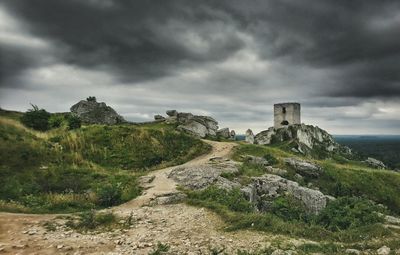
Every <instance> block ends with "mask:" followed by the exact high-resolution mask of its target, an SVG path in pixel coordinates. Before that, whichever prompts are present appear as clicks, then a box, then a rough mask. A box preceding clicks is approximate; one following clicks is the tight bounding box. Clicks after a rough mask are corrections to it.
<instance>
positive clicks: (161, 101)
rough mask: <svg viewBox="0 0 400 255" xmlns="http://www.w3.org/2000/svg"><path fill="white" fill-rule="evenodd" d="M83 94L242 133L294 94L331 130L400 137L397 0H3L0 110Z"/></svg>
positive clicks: (134, 111) (125, 109)
mask: <svg viewBox="0 0 400 255" xmlns="http://www.w3.org/2000/svg"><path fill="white" fill-rule="evenodd" d="M87 96H96V97H97V98H98V101H104V102H106V103H107V104H108V105H110V106H112V107H113V108H114V109H115V110H116V111H117V112H118V113H120V114H121V115H123V116H124V117H125V118H126V119H128V120H131V121H148V120H151V119H153V115H154V114H159V113H164V112H165V110H167V109H177V110H178V111H184V112H192V113H195V114H199V115H210V116H213V117H214V118H216V119H217V120H218V121H219V123H220V127H230V128H233V129H235V130H236V131H237V133H243V132H244V131H245V130H246V129H247V128H251V129H253V131H255V132H258V131H261V130H264V129H266V128H268V127H269V126H271V125H272V120H273V116H272V105H273V104H274V103H279V102H292V101H295V102H300V103H301V104H302V121H303V122H304V123H307V124H313V125H318V126H320V127H322V128H324V129H326V130H328V131H329V132H331V133H334V134H400V100H399V99H400V1H398V0H391V1H390V0H379V1H377V0H279V1H278V0H276V1H273V0H260V1H255V0H254V1H243V0H229V1H228V0H226V1H224V0H214V1H211V0H206V1H204V0H203V1H184V0H182V1H175V0H169V1H151V0H143V1H141V0H135V1H131V0H68V1H66V0H34V1H33V0H1V1H0V106H1V107H2V108H5V109H13V110H20V111H25V110H26V109H27V108H29V107H30V105H29V103H33V104H37V105H38V106H39V107H42V108H45V109H47V110H48V111H52V112H63V111H68V110H69V107H70V106H71V105H72V104H74V103H76V102H78V101H79V100H81V99H84V98H86V97H87Z"/></svg>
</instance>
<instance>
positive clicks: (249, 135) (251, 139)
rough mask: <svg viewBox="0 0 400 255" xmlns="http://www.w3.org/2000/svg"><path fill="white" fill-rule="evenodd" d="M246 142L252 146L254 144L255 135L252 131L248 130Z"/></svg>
mask: <svg viewBox="0 0 400 255" xmlns="http://www.w3.org/2000/svg"><path fill="white" fill-rule="evenodd" d="M245 141H246V142H248V143H250V144H253V143H254V134H253V131H252V130H251V129H247V131H246V137H245Z"/></svg>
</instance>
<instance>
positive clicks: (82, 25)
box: [5, 0, 242, 80]
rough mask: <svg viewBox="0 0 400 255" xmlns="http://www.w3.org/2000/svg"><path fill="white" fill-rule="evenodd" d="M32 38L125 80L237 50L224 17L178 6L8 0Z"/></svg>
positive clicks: (215, 58) (68, 59) (175, 3)
mask: <svg viewBox="0 0 400 255" xmlns="http://www.w3.org/2000/svg"><path fill="white" fill-rule="evenodd" d="M5 3H6V6H7V7H8V9H9V10H10V11H11V12H14V13H15V14H16V15H18V16H19V17H21V18H22V19H24V20H25V22H26V24H27V25H28V26H29V27H30V29H31V31H33V32H34V33H35V34H36V35H39V36H41V37H44V38H47V39H49V40H51V41H53V43H54V44H56V45H57V47H59V48H61V49H62V50H63V51H64V54H63V56H62V57H63V61H65V62H67V63H70V64H75V65H81V66H84V67H101V68H102V69H103V70H104V69H105V70H107V69H111V70H110V71H113V72H120V73H122V74H123V75H124V77H123V78H127V79H130V80H141V79H154V78H157V77H160V76H165V75H167V74H169V73H171V72H173V71H174V70H176V69H177V68H178V67H179V66H182V65H185V66H188V65H189V66H190V65H192V64H201V63H202V62H208V61H218V60H221V59H224V58H226V57H227V56H229V55H230V54H232V52H234V51H236V50H238V49H239V48H241V47H242V42H241V40H240V38H238V37H237V36H236V34H235V32H236V31H235V30H230V31H229V30H224V27H222V26H221V25H219V24H218V23H224V22H229V21H230V20H229V19H226V17H220V16H219V15H220V14H218V13H213V12H214V11H213V10H212V9H207V8H203V7H202V6H199V5H198V4H193V5H191V6H187V4H188V3H189V2H186V6H185V4H183V2H178V1H157V2H155V1H123V0H122V1H77V0H71V1H64V0H38V1H26V0H9V1H6V2H5Z"/></svg>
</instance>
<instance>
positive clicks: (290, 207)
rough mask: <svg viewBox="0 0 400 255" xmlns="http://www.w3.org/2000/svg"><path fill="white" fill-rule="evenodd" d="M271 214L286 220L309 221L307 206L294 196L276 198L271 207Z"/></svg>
mask: <svg viewBox="0 0 400 255" xmlns="http://www.w3.org/2000/svg"><path fill="white" fill-rule="evenodd" d="M271 212H272V213H273V214H275V215H276V216H278V217H280V218H282V219H284V220H289V221H290V220H301V221H305V222H307V221H309V219H310V215H309V214H307V213H306V208H305V206H304V205H303V204H302V203H301V202H300V201H299V200H297V199H296V198H294V197H293V196H289V195H288V196H282V197H278V198H276V199H275V200H274V201H273V202H272V205H271Z"/></svg>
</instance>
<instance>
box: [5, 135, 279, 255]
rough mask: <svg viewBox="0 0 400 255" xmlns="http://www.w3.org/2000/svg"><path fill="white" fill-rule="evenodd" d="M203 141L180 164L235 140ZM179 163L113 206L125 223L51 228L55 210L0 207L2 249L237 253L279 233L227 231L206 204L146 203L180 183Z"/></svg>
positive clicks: (224, 151) (222, 152)
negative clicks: (94, 228)
mask: <svg viewBox="0 0 400 255" xmlns="http://www.w3.org/2000/svg"><path fill="white" fill-rule="evenodd" d="M205 142H207V143H209V144H211V145H212V151H211V152H210V153H208V154H206V155H203V156H201V157H198V158H196V159H193V160H191V161H189V162H187V163H185V164H183V165H181V166H193V165H201V164H205V163H207V162H208V161H209V159H210V158H213V157H227V156H229V154H230V153H231V151H232V148H233V147H234V146H235V144H234V143H226V142H213V141H205ZM175 167H176V166H175ZM175 167H169V168H165V169H161V170H157V171H153V172H151V173H150V174H149V176H148V180H149V182H148V183H147V184H146V186H147V187H146V188H147V190H146V191H145V193H144V194H143V195H141V196H139V197H137V198H136V199H133V200H132V201H129V202H127V203H125V204H122V205H120V206H117V207H114V208H112V209H111V210H112V211H113V212H115V213H117V214H118V215H129V214H131V215H132V216H133V221H134V223H133V224H132V225H131V226H130V227H129V228H127V229H115V230H114V231H112V232H103V233H90V234H82V233H78V232H76V231H72V230H69V229H66V228H65V227H63V226H59V227H57V228H56V230H55V231H48V230H46V229H45V228H44V227H43V223H44V222H55V223H60V221H61V222H62V220H59V219H56V215H29V214H12V213H0V254H71V255H72V254H74V255H78V254H110V255H111V254H149V252H151V251H152V250H154V249H155V248H154V247H155V245H156V244H157V243H158V242H161V243H164V244H168V245H169V246H170V250H169V253H168V254H210V250H211V249H214V248H222V247H225V252H227V253H228V254H235V253H236V251H237V250H238V249H243V250H248V251H250V250H256V249H258V248H261V247H265V246H269V245H270V244H271V241H273V240H276V239H279V238H280V237H279V236H269V235H266V234H264V233H262V234H261V233H257V232H252V231H236V232H224V231H223V230H222V229H221V227H222V226H223V222H222V221H221V219H220V218H219V217H218V216H216V215H215V214H214V213H212V212H210V211H208V210H205V209H202V208H196V207H191V206H188V205H185V204H173V205H156V206H147V205H148V204H149V202H150V201H152V200H153V199H154V198H156V197H158V196H163V195H165V194H170V193H174V192H176V183H175V182H174V181H173V180H172V179H169V178H168V174H169V173H170V171H171V170H172V169H174V168H175ZM278 242H279V240H278Z"/></svg>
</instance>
